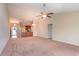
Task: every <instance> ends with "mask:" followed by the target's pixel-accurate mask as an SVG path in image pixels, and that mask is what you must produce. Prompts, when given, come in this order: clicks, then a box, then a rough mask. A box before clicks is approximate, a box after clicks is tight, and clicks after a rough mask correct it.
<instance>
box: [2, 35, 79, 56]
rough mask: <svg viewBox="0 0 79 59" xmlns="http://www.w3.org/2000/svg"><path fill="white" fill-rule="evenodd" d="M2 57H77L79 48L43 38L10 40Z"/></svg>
mask: <svg viewBox="0 0 79 59" xmlns="http://www.w3.org/2000/svg"><path fill="white" fill-rule="evenodd" d="M1 55H2V56H6V55H8V56H44V55H45V56H46V55H47V56H68V55H69V56H77V55H79V47H78V46H74V45H70V44H66V43H62V42H58V41H54V40H50V39H46V38H42V37H27V38H21V39H20V38H18V39H10V40H9V41H8V43H7V45H6V47H5V48H4V50H3V52H2V54H1Z"/></svg>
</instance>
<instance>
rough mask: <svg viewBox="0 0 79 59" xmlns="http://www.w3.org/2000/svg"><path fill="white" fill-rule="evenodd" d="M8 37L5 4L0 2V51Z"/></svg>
mask: <svg viewBox="0 0 79 59" xmlns="http://www.w3.org/2000/svg"><path fill="white" fill-rule="evenodd" d="M8 39H9V28H8V14H7V7H6V4H0V53H1V52H2V50H3V48H4V46H5V45H6V43H7V41H8Z"/></svg>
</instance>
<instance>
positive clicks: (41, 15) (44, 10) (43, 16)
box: [37, 4, 54, 19]
mask: <svg viewBox="0 0 79 59" xmlns="http://www.w3.org/2000/svg"><path fill="white" fill-rule="evenodd" d="M43 8H44V9H43V12H40V14H39V15H38V16H37V17H41V19H43V18H46V17H48V18H52V15H53V14H54V13H53V12H49V13H47V12H46V4H43Z"/></svg>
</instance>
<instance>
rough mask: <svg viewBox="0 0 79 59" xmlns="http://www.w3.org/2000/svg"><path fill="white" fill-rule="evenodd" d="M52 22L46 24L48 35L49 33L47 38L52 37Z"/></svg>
mask: <svg viewBox="0 0 79 59" xmlns="http://www.w3.org/2000/svg"><path fill="white" fill-rule="evenodd" d="M52 26H53V25H52V24H48V35H49V39H52Z"/></svg>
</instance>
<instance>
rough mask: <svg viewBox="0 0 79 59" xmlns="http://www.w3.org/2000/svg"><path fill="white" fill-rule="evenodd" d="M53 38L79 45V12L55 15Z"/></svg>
mask: <svg viewBox="0 0 79 59" xmlns="http://www.w3.org/2000/svg"><path fill="white" fill-rule="evenodd" d="M53 40H57V41H62V42H66V43H70V44H74V45H79V12H66V13H59V14H55V15H54V21H53Z"/></svg>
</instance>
